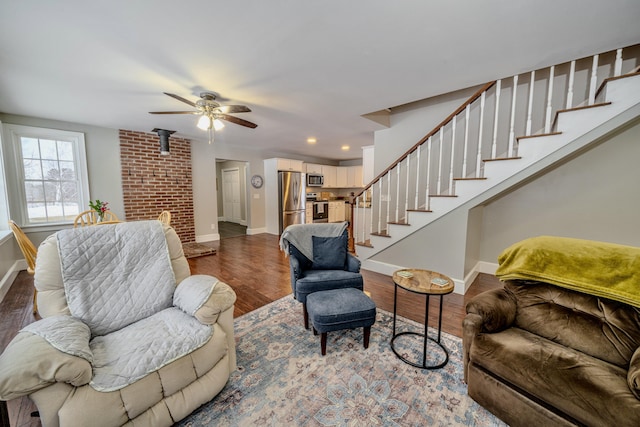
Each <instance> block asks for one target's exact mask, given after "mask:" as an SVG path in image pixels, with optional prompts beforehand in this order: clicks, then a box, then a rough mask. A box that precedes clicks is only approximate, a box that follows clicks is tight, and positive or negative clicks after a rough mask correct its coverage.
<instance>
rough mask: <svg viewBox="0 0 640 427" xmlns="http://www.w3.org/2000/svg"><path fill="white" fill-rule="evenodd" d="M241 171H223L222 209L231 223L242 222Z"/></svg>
mask: <svg viewBox="0 0 640 427" xmlns="http://www.w3.org/2000/svg"><path fill="white" fill-rule="evenodd" d="M240 208H241V207H240V171H239V169H237V168H236V169H224V170H223V171H222V209H223V211H224V218H225V220H226V221H229V222H236V223H238V224H240V223H241V222H242V213H241V210H240Z"/></svg>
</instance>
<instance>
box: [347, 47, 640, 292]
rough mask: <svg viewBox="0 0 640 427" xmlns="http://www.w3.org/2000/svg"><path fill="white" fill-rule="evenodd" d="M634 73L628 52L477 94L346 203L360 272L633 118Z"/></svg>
mask: <svg viewBox="0 0 640 427" xmlns="http://www.w3.org/2000/svg"><path fill="white" fill-rule="evenodd" d="M638 65H640V45H635V46H630V47H627V48H623V49H617V50H615V51H611V52H605V53H601V54H597V55H594V56H592V57H588V58H582V59H577V60H574V61H571V62H568V63H565V64H559V65H555V66H552V67H549V68H545V69H541V70H536V71H532V72H530V73H525V74H521V75H516V76H513V77H511V78H507V79H501V80H497V81H494V82H489V83H487V84H486V85H484V86H483V87H481V88H480V89H479V90H478V91H477V92H476V93H475V94H474V95H473V96H471V97H470V98H469V99H468V100H467V101H466V102H465V103H464V104H462V105H461V106H460V107H459V108H458V109H457V110H456V111H454V112H453V113H452V114H451V115H450V116H449V117H447V118H446V119H445V120H444V121H443V122H441V123H440V124H439V125H438V126H436V127H435V128H434V129H433V130H432V131H431V132H429V133H428V134H427V135H426V136H425V137H424V138H422V139H421V140H420V141H418V143H416V144H415V145H414V146H413V147H412V148H411V149H410V150H408V151H407V152H406V153H405V154H404V155H403V156H402V157H400V158H399V159H398V160H396V161H395V162H394V163H393V164H391V165H390V166H389V167H388V168H387V169H386V170H385V171H383V172H382V173H381V174H379V175H378V176H377V177H376V178H375V179H374V180H373V181H372V182H371V183H370V184H369V185H368V186H367V187H366V188H365V189H364V190H363V191H362V192H361V193H359V194H358V195H356V196H355V197H354V199H353V204H352V209H353V212H352V218H353V224H352V226H353V230H352V235H353V238H354V241H355V249H356V252H357V256H358V258H359V259H360V260H361V261H363V263H364V266H365V267H366V265H367V260H370V259H371V258H372V257H374V256H375V255H376V254H379V253H381V252H383V251H384V250H385V249H387V248H389V247H391V246H393V245H394V244H396V243H398V242H399V241H401V240H403V239H405V238H407V237H408V236H411V235H413V234H414V233H416V232H417V231H419V230H423V229H425V227H428V226H429V225H430V224H432V223H434V222H435V221H436V220H438V219H441V218H443V217H444V216H446V215H448V214H450V213H453V212H455V211H456V210H460V209H464V210H469V209H471V208H473V207H474V206H478V205H480V204H482V203H485V202H486V201H488V200H490V199H491V198H493V197H496V196H497V195H500V194H501V193H503V192H506V191H509V190H510V189H512V188H513V187H514V186H517V185H518V184H519V183H521V182H522V181H523V180H526V179H529V178H531V177H532V176H534V175H539V174H541V173H544V171H545V170H546V169H548V168H550V167H552V166H554V165H556V164H558V163H560V162H563V161H566V159H567V158H569V157H570V156H571V155H572V154H575V153H576V152H579V151H580V150H584V149H586V148H587V147H589V146H590V145H591V144H594V143H597V142H598V140H599V138H602V137H603V136H604V135H606V134H608V133H610V132H612V131H614V130H615V129H617V128H619V127H620V126H623V125H624V124H626V123H628V122H629V121H631V120H633V119H635V118H637V117H639V116H640V72H639V67H638ZM458 281H459V280H456V282H458ZM460 289H462V290H461V291H460ZM456 292H459V293H464V285H463V286H462V287H461V288H460V287H459V286H457V287H456Z"/></svg>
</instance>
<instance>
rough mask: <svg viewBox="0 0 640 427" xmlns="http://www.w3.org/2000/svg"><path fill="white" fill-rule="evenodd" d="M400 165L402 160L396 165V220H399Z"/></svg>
mask: <svg viewBox="0 0 640 427" xmlns="http://www.w3.org/2000/svg"><path fill="white" fill-rule="evenodd" d="M400 165H402V161H400V162H399V163H398V164H397V165H396V222H398V221H399V220H400V216H399V212H400Z"/></svg>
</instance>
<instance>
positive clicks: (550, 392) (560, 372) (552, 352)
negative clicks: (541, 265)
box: [463, 248, 640, 427]
mask: <svg viewBox="0 0 640 427" xmlns="http://www.w3.org/2000/svg"><path fill="white" fill-rule="evenodd" d="M636 249H637V248H636ZM634 257H635V261H633V258H632V263H633V269H632V270H635V271H632V273H631V275H632V279H633V281H634V282H635V283H636V284H637V285H638V286H639V289H640V282H639V281H638V279H639V278H640V270H638V269H637V266H638V265H640V264H639V263H640V257H638V256H637V255H634ZM466 310H467V315H466V317H465V319H464V322H463V329H464V331H463V334H464V335H463V348H464V377H465V381H466V382H467V385H468V393H469V396H470V397H471V398H473V399H474V400H475V401H476V402H478V403H479V404H480V405H482V406H483V407H485V408H487V409H488V410H489V411H491V412H492V413H494V414H495V415H496V416H498V417H499V418H500V419H502V420H503V421H505V422H506V423H508V424H510V425H512V426H537V427H540V426H565V425H587V426H617V427H620V426H640V308H638V307H636V306H634V305H630V304H626V303H623V302H618V301H614V300H611V299H607V298H603V297H601V296H596V295H592V294H589V293H584V292H578V291H576V290H572V289H566V288H564V287H561V286H558V285H556V284H550V283H546V282H543V281H539V280H506V281H505V284H504V288H502V289H495V290H491V291H488V292H485V293H483V294H480V295H478V296H477V297H475V298H474V299H473V300H471V301H470V302H469V303H468V304H467V307H466Z"/></svg>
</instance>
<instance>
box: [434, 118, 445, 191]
mask: <svg viewBox="0 0 640 427" xmlns="http://www.w3.org/2000/svg"><path fill="white" fill-rule="evenodd" d="M443 133H444V126H443V127H441V128H440V155H439V156H438V183H437V184H436V190H437V193H436V194H440V190H441V188H442V152H443V151H444V147H443V145H444V144H443V143H442V142H443V141H442V138H443V136H442V134H443Z"/></svg>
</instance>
